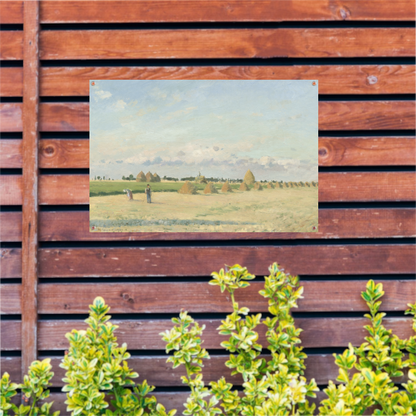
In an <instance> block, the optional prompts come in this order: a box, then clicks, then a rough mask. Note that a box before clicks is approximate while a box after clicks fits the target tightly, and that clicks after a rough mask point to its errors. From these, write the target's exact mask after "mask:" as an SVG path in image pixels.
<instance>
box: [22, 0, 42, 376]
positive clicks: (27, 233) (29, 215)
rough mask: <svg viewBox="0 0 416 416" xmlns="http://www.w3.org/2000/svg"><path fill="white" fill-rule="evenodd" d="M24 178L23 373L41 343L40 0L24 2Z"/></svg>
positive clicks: (34, 357)
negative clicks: (39, 252) (39, 331)
mask: <svg viewBox="0 0 416 416" xmlns="http://www.w3.org/2000/svg"><path fill="white" fill-rule="evenodd" d="M23 22H24V31H23V33H24V45H23V58H24V60H23V80H24V84H23V143H22V150H23V155H22V156H23V166H24V169H23V175H22V186H23V192H22V194H23V195H22V202H23V204H22V374H25V373H26V371H27V368H28V367H29V366H30V364H31V363H32V362H33V361H35V360H36V358H37V354H38V351H37V344H38V333H37V323H38V310H37V302H38V298H37V290H38V182H39V179H38V177H39V168H38V164H39V162H38V146H39V129H38V119H39V31H40V25H39V0H30V1H25V3H24V13H23Z"/></svg>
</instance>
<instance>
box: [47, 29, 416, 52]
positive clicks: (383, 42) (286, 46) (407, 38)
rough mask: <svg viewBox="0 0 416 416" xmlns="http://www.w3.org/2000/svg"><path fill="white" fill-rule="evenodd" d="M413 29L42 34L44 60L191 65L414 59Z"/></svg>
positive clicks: (56, 32)
mask: <svg viewBox="0 0 416 416" xmlns="http://www.w3.org/2000/svg"><path fill="white" fill-rule="evenodd" d="M414 49H415V31H414V29H413V28H354V29H338V28H337V29H175V30H171V29H169V30H147V29H143V30H57V31H49V30H48V31H43V32H42V33H41V36H40V58H41V59H44V60H57V59H62V60H65V59H79V60H82V59H85V60H90V59H190V58H201V59H206V58H273V57H285V58H286V57H291V58H292V57H293V58H294V57H301V58H306V57H307V58H313V57H325V58H329V57H336V58H339V57H368V56H378V57H382V56H395V57H396V56H397V57H399V56H402V57H404V56H413V55H414Z"/></svg>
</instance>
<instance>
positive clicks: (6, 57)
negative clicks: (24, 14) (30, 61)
mask: <svg viewBox="0 0 416 416" xmlns="http://www.w3.org/2000/svg"><path fill="white" fill-rule="evenodd" d="M1 3H3V2H1ZM22 59H23V31H21V30H3V31H2V32H1V46H0V60H2V61H14V60H22Z"/></svg>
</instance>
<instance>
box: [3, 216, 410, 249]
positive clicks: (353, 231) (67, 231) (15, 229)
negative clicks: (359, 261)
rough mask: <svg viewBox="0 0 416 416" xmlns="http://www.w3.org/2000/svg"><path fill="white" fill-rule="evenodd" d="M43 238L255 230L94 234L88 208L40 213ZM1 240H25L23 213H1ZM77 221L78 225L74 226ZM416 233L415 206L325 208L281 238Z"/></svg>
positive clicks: (226, 236)
mask: <svg viewBox="0 0 416 416" xmlns="http://www.w3.org/2000/svg"><path fill="white" fill-rule="evenodd" d="M39 222H40V224H39V240H40V241H135V240H137V241H140V240H143V241H147V240H155V241H171V240H175V241H177V240H188V241H193V240H247V239H248V240H250V239H252V238H253V234H252V233H231V234H230V233H214V234H212V233H191V234H189V233H90V231H89V214H88V212H84V211H78V212H77V211H55V212H53V211H51V212H40V214H39ZM0 223H1V224H2V227H0V240H1V241H5V242H6V241H7V242H14V241H21V239H22V227H21V223H22V215H21V213H20V212H0ZM74 224H77V226H76V227H74ZM415 236H416V212H415V210H414V209H413V208H382V209H372V208H370V209H321V210H319V230H318V232H314V233H279V234H278V238H279V239H280V240H286V239H304V238H306V239H310V238H312V239H320V238H330V239H332V238H335V239H336V238H392V237H393V238H400V237H415ZM256 239H273V240H274V239H276V234H275V233H257V234H256Z"/></svg>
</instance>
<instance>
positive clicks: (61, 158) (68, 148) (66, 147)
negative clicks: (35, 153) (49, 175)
mask: <svg viewBox="0 0 416 416" xmlns="http://www.w3.org/2000/svg"><path fill="white" fill-rule="evenodd" d="M89 145H90V142H89V140H76V139H75V140H67V139H63V140H59V139H58V140H54V139H43V140H41V141H40V143H39V166H40V167H41V168H46V169H48V168H88V167H89V158H90V155H89Z"/></svg>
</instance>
